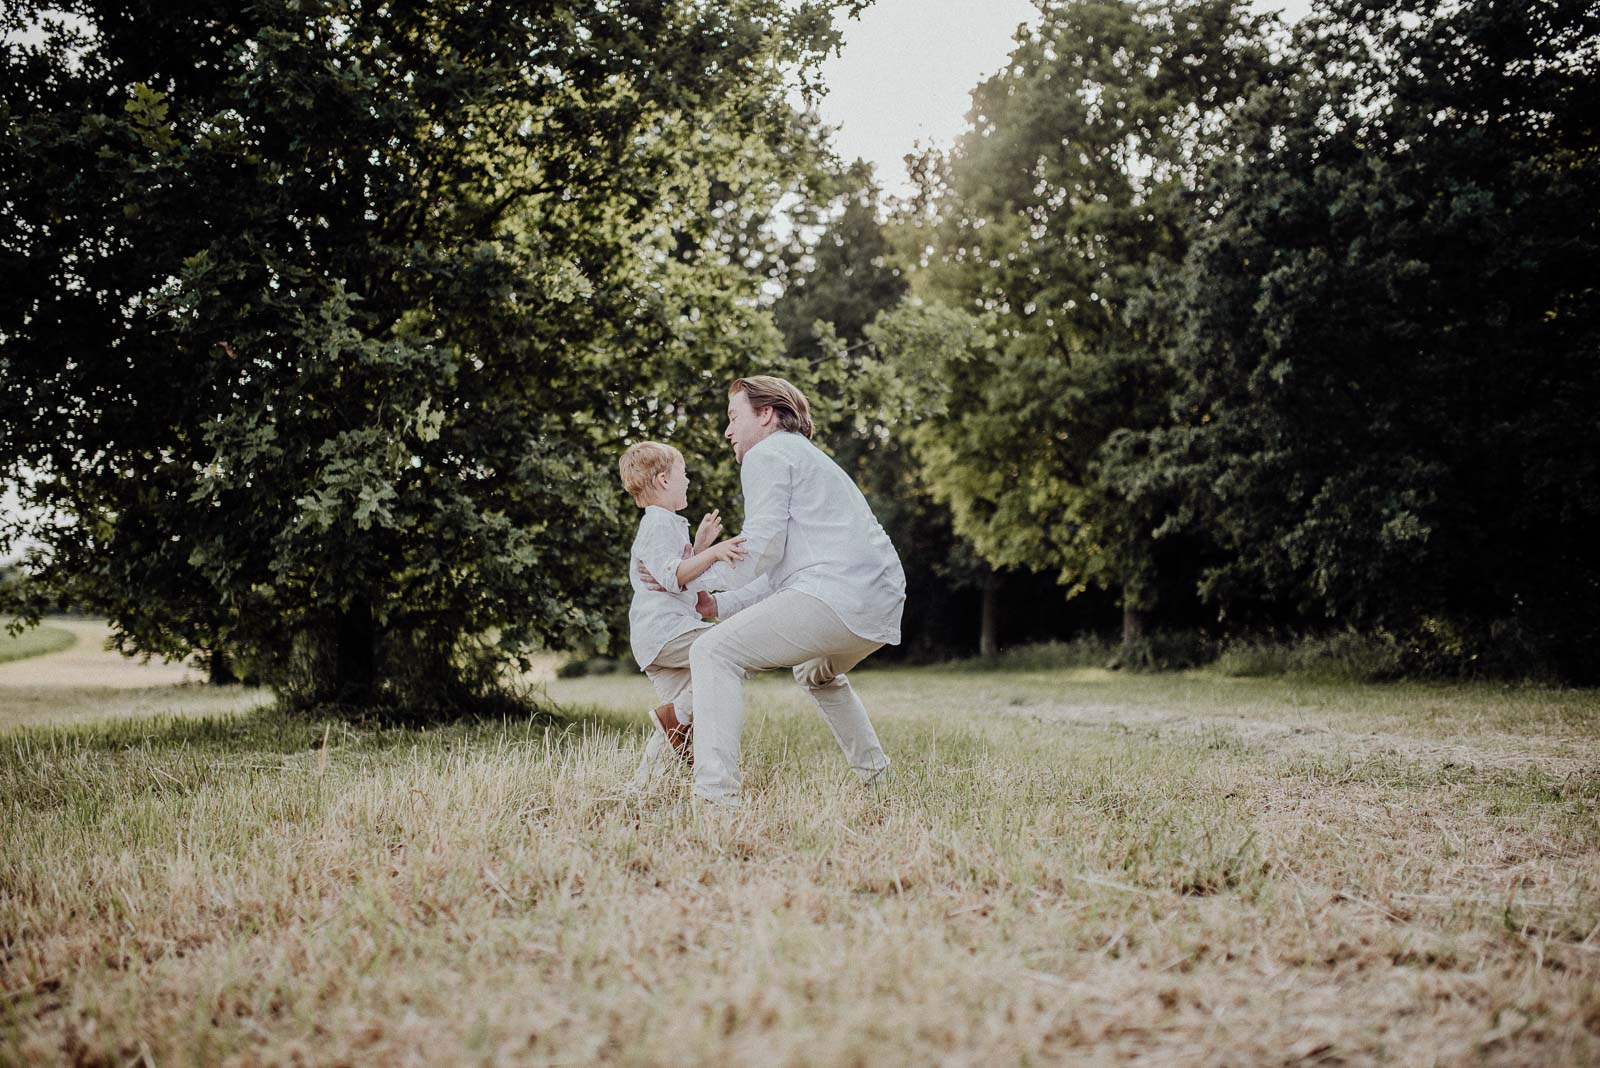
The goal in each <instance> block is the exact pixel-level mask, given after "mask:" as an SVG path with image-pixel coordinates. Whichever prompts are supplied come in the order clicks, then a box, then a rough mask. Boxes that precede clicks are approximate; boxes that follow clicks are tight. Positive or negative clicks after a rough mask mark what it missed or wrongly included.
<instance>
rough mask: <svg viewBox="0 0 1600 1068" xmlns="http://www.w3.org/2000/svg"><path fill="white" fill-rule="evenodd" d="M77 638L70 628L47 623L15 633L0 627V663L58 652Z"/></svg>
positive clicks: (68, 646)
mask: <svg viewBox="0 0 1600 1068" xmlns="http://www.w3.org/2000/svg"><path fill="white" fill-rule="evenodd" d="M77 640H78V639H77V637H76V636H75V635H74V634H73V633H72V632H71V631H70V630H66V629H64V628H62V627H52V626H50V624H48V623H43V624H40V625H39V626H37V627H34V628H32V629H30V630H25V631H23V632H22V633H21V634H16V635H13V634H10V633H8V632H7V631H5V630H4V629H0V664H4V663H7V662H9V661H12V660H26V659H27V658H28V657H30V656H43V655H44V654H45V653H59V652H60V651H61V650H63V649H68V648H71V647H72V644H73V643H74V642H75V641H77Z"/></svg>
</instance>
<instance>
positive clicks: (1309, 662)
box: [1215, 630, 1405, 682]
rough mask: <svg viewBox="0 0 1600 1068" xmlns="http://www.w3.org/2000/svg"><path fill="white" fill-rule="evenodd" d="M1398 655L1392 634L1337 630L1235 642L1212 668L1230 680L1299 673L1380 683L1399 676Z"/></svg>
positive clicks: (1331, 679)
mask: <svg viewBox="0 0 1600 1068" xmlns="http://www.w3.org/2000/svg"><path fill="white" fill-rule="evenodd" d="M1403 661H1404V657H1403V651H1402V649H1401V647H1400V644H1399V642H1398V641H1397V640H1396V639H1395V637H1394V636H1393V635H1392V634H1389V633H1388V632H1386V631H1378V632H1375V633H1371V634H1363V633H1361V632H1359V631H1355V630H1343V631H1338V632H1335V633H1333V634H1326V635H1308V636H1306V637H1302V638H1299V639H1294V640H1290V641H1280V640H1274V639H1270V638H1235V639H1233V640H1231V641H1229V642H1228V643H1227V644H1226V645H1225V646H1224V647H1223V648H1222V651H1221V652H1220V653H1219V655H1218V656H1217V659H1216V665H1215V666H1216V669H1217V670H1218V671H1220V672H1221V673H1222V674H1224V675H1231V676H1233V677H1235V678H1270V677H1274V676H1279V675H1299V676H1303V677H1306V678H1311V679H1319V680H1326V681H1329V682H1381V681H1384V680H1388V679H1394V678H1398V677H1400V676H1401V675H1402V674H1405V668H1404V663H1403Z"/></svg>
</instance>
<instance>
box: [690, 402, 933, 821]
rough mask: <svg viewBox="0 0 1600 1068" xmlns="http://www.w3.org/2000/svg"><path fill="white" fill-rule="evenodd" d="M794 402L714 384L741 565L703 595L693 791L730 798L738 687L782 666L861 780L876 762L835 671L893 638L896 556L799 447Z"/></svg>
mask: <svg viewBox="0 0 1600 1068" xmlns="http://www.w3.org/2000/svg"><path fill="white" fill-rule="evenodd" d="M813 432H814V428H813V426H812V423H811V408H810V404H809V403H808V402H807V401H806V398H805V395H804V394H803V393H801V392H800V391H799V390H798V389H796V388H795V387H794V386H793V385H791V384H790V383H788V382H786V381H784V380H783V379H781V378H774V377H772V376H770V375H756V376H754V377H751V378H741V379H739V380H738V381H736V382H734V383H733V385H732V386H730V387H729V389H728V429H727V431H726V433H725V435H724V436H726V437H727V439H728V441H729V442H730V443H731V444H732V445H733V455H734V458H735V459H736V460H737V461H738V462H739V464H740V466H741V471H740V481H741V483H742V484H743V488H744V517H745V523H744V530H743V535H744V539H745V542H744V547H745V549H746V552H747V555H746V558H745V560H744V561H743V562H742V563H740V564H738V565H737V566H735V567H734V568H732V574H733V576H734V577H733V579H732V581H731V582H730V585H729V588H728V589H726V590H725V591H723V592H719V593H718V594H716V596H715V597H714V598H713V602H714V603H713V604H712V605H711V609H712V614H714V615H716V616H717V618H718V619H719V620H720V621H721V622H719V623H718V625H717V626H716V627H714V628H712V629H711V630H710V631H709V632H707V633H705V634H704V635H703V636H702V637H701V638H700V639H699V641H698V642H696V643H695V646H694V648H693V650H692V651H691V652H690V656H689V667H690V671H691V674H692V677H693V679H694V691H695V720H694V780H695V794H696V796H698V797H700V798H702V799H704V800H706V801H710V802H713V803H715V804H718V805H723V806H727V807H737V806H738V804H739V783H740V776H739V737H740V734H741V733H742V732H743V730H744V680H745V678H746V677H747V676H748V675H749V674H750V673H751V672H754V671H769V670H772V669H774V668H793V669H794V677H795V681H797V682H798V683H800V685H801V686H803V687H805V689H806V690H807V692H809V693H810V694H811V696H812V698H813V699H814V700H815V701H816V703H817V708H818V709H819V710H820V711H821V712H822V716H823V718H824V719H826V720H827V721H828V726H829V727H830V728H832V730H833V736H834V738H835V739H836V740H837V741H838V742H839V747H840V748H841V749H843V750H844V755H845V759H846V760H848V761H849V762H850V767H851V768H852V769H853V770H854V771H855V773H856V774H857V775H858V776H860V777H861V779H862V781H863V782H871V781H872V780H873V779H874V778H876V777H877V776H879V775H881V774H882V773H883V771H884V769H886V768H887V767H888V766H889V758H888V756H886V755H885V754H884V752H883V746H882V745H880V744H879V742H878V734H877V731H875V730H873V727H872V721H871V720H870V719H868V718H867V710H866V709H865V708H864V707H862V704H861V699H860V698H859V697H857V696H856V692H855V689H854V688H853V687H851V685H850V680H849V679H848V678H847V677H846V675H845V673H846V672H847V671H849V670H850V669H851V668H853V667H855V666H856V665H857V664H859V663H860V662H861V661H862V660H864V659H866V658H867V657H868V656H869V655H871V654H872V653H874V652H876V651H877V650H878V649H880V648H882V647H883V646H884V645H898V644H899V642H900V614H901V610H902V609H903V608H904V606H905V600H906V579H905V572H904V571H903V570H902V569H901V567H900V558H899V556H897V555H896V554H895V551H894V546H893V545H892V544H891V543H890V541H889V536H888V535H887V534H885V533H884V531H883V527H882V526H880V525H879V523H878V520H877V519H876V517H874V516H873V514H872V509H871V507H869V506H868V504H867V501H866V498H865V497H863V496H862V495H861V491H860V490H859V489H857V488H856V484H855V483H854V482H852V481H851V479H850V476H849V475H847V474H845V473H844V471H842V470H841V469H840V468H839V465H838V464H836V463H834V462H833V461H832V460H830V459H829V458H828V457H827V456H826V455H824V454H823V453H822V451H821V450H820V449H818V448H817V447H816V446H815V445H813V444H812V443H811V436H812V434H813Z"/></svg>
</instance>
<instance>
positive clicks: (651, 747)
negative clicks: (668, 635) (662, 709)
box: [632, 629, 705, 789]
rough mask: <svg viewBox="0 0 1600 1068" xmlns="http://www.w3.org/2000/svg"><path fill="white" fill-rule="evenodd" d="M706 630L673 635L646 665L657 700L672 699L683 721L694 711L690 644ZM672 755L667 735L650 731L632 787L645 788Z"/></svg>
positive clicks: (680, 719) (659, 701)
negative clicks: (648, 664)
mask: <svg viewBox="0 0 1600 1068" xmlns="http://www.w3.org/2000/svg"><path fill="white" fill-rule="evenodd" d="M704 633H705V630H704V629H701V630H693V631H690V632H689V633H688V634H682V635H679V636H678V637H676V638H674V639H672V641H670V642H668V643H667V644H666V646H665V647H664V648H663V649H662V650H661V652H660V653H659V654H657V656H656V658H655V660H654V661H652V662H651V664H650V666H649V667H647V668H645V669H644V673H645V675H646V676H647V677H648V678H649V679H650V685H652V686H654V687H655V691H656V698H657V703H658V704H666V703H667V702H669V701H670V702H672V707H673V711H674V712H675V713H676V715H677V717H678V720H679V721H680V722H683V723H688V722H690V720H691V719H692V717H693V715H694V712H693V704H694V698H693V689H692V687H691V685H690V675H689V648H690V646H692V645H693V644H694V639H695V638H697V637H699V636H700V635H701V634H704ZM671 755H672V754H671V750H670V748H669V747H668V745H667V738H666V735H664V734H662V733H661V732H660V731H659V730H653V731H651V732H650V740H649V741H648V742H646V743H645V747H644V756H643V757H642V758H641V759H640V761H639V767H638V770H636V771H635V772H634V773H633V783H632V785H633V787H634V788H635V789H643V788H644V786H645V785H646V784H648V783H649V782H650V781H651V780H653V779H654V778H655V777H656V776H657V775H659V774H661V772H662V771H663V770H664V769H665V768H666V766H667V764H668V758H669V757H670V756H671Z"/></svg>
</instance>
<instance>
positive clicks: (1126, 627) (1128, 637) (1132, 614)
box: [1122, 593, 1150, 647]
mask: <svg viewBox="0 0 1600 1068" xmlns="http://www.w3.org/2000/svg"><path fill="white" fill-rule="evenodd" d="M1149 622H1150V613H1148V612H1146V611H1145V610H1144V609H1142V608H1135V607H1134V606H1133V599H1132V598H1131V597H1129V596H1127V594H1126V593H1124V595H1123V599H1122V644H1123V645H1124V646H1125V647H1126V646H1131V645H1133V644H1134V643H1135V642H1137V641H1139V640H1140V639H1142V638H1143V637H1144V635H1145V628H1146V627H1147V626H1148V625H1149Z"/></svg>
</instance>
